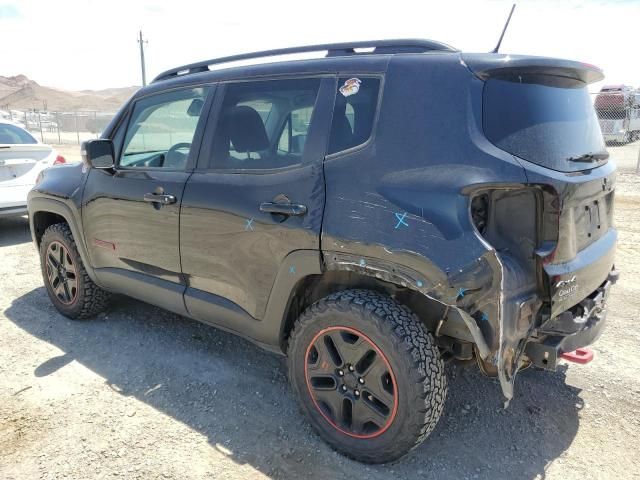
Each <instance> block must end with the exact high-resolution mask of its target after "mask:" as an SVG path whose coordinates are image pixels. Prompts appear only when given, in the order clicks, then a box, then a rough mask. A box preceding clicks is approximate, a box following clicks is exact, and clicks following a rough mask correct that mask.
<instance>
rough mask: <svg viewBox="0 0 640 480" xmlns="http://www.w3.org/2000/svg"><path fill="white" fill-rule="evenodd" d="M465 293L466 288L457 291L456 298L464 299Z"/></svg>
mask: <svg viewBox="0 0 640 480" xmlns="http://www.w3.org/2000/svg"><path fill="white" fill-rule="evenodd" d="M466 291H467V289H466V288H459V289H458V298H462V297H464V293H465V292H466Z"/></svg>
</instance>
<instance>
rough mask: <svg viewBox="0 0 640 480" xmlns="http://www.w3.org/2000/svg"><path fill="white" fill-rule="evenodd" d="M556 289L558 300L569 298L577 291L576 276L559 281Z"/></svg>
mask: <svg viewBox="0 0 640 480" xmlns="http://www.w3.org/2000/svg"><path fill="white" fill-rule="evenodd" d="M556 288H557V289H558V298H559V299H560V300H564V299H565V298H568V297H571V296H572V295H574V294H575V293H576V292H577V291H578V284H577V283H576V276H575V275H574V276H573V277H571V278H569V279H567V280H561V281H559V282H558V283H556Z"/></svg>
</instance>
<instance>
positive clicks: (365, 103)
mask: <svg viewBox="0 0 640 480" xmlns="http://www.w3.org/2000/svg"><path fill="white" fill-rule="evenodd" d="M379 95H380V78H367V77H358V76H357V75H353V76H345V77H340V78H339V79H338V89H337V92H336V101H335V106H334V110H333V119H332V122H331V134H330V136H329V155H331V154H333V153H338V152H342V151H344V150H348V149H350V148H354V147H357V146H359V145H362V144H364V143H366V142H367V140H369V138H370V137H371V134H372V132H373V124H374V121H375V117H376V112H377V107H378V98H379Z"/></svg>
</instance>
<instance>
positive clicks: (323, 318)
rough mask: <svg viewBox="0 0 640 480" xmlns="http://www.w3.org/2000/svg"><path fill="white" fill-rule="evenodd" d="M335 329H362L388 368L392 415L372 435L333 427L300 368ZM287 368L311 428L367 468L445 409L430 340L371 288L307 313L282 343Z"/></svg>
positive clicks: (391, 456) (402, 446) (401, 449)
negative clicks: (319, 341) (313, 347)
mask: <svg viewBox="0 0 640 480" xmlns="http://www.w3.org/2000/svg"><path fill="white" fill-rule="evenodd" d="M338 327H344V328H347V329H353V331H357V332H361V333H362V334H363V336H366V338H367V339H368V340H371V341H372V342H373V345H375V347H377V348H378V349H379V351H380V352H381V353H382V354H383V356H384V357H386V360H388V363H386V365H388V366H390V367H391V369H392V371H393V372H392V374H393V376H394V378H395V383H396V388H395V394H396V395H397V396H396V398H397V401H396V403H397V410H395V415H394V417H393V419H392V423H390V425H388V427H387V428H386V429H384V430H381V433H379V434H378V435H377V436H375V437H373V438H356V437H354V436H351V435H350V434H349V433H348V432H347V433H345V432H343V431H342V430H340V429H339V428H338V427H337V426H336V425H335V424H333V423H331V422H330V421H329V420H328V419H327V417H326V416H325V414H323V413H322V412H321V410H320V408H319V407H318V406H317V405H318V404H317V402H316V400H314V398H313V397H312V387H311V386H310V384H309V383H308V379H307V368H306V366H305V364H306V362H308V361H309V359H308V357H309V352H310V348H311V345H314V343H313V342H315V341H316V339H318V338H319V335H322V332H326V331H334V330H332V329H335V328H338ZM339 331H340V330H339ZM325 342H326V341H325ZM288 367H289V381H290V382H291V385H292V389H293V391H294V394H295V396H296V397H297V399H298V401H299V402H300V405H301V408H302V410H303V412H304V414H305V415H306V417H307V418H308V420H309V421H310V423H311V425H312V426H313V427H314V429H315V430H316V431H317V432H318V433H319V435H320V436H321V437H322V438H323V439H324V440H325V441H327V443H329V444H330V445H331V446H332V447H333V448H334V449H335V450H337V451H338V452H340V453H342V454H344V455H346V456H348V457H350V458H352V459H355V460H358V461H362V462H366V463H385V462H390V461H393V460H396V459H398V458H400V457H401V456H403V455H405V454H406V453H408V452H409V451H410V450H411V449H413V448H415V447H416V446H418V445H419V444H420V443H421V442H422V441H423V440H424V439H426V438H427V436H428V435H429V433H431V431H432V430H433V429H434V427H435V426H436V424H437V422H438V419H439V418H440V416H441V414H442V410H443V408H444V404H445V398H446V394H447V380H446V375H445V369H444V363H443V361H442V359H441V357H440V354H439V351H438V349H437V347H436V346H435V341H434V339H433V336H432V335H431V334H430V333H429V332H428V331H427V330H426V328H425V327H424V325H423V324H422V323H421V322H420V321H419V320H418V318H417V317H416V315H415V314H413V313H412V312H411V311H410V310H409V309H408V308H406V307H404V306H403V305H400V304H399V303H397V302H396V301H394V300H393V299H392V298H390V297H388V296H385V295H382V294H380V293H377V292H373V291H370V290H345V291H341V292H338V293H334V294H332V295H329V296H328V297H325V298H323V299H321V300H319V301H317V302H316V303H314V304H313V305H311V306H310V307H309V308H307V309H306V310H305V311H304V312H303V314H302V315H301V316H300V318H299V319H298V320H297V322H296V325H295V326H294V329H293V332H292V334H291V336H290V339H289V347H288ZM330 367H332V365H331V366H330ZM339 373H343V372H342V370H340V371H339ZM356 373H357V372H356ZM338 380H340V378H338ZM338 389H339V388H338V387H336V391H337V390H338Z"/></svg>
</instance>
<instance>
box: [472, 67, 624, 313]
mask: <svg viewBox="0 0 640 480" xmlns="http://www.w3.org/2000/svg"><path fill="white" fill-rule="evenodd" d="M463 59H464V61H465V62H466V63H467V65H468V66H469V68H470V69H471V70H472V71H473V72H474V74H476V76H478V77H479V78H481V79H482V80H483V81H484V88H483V110H482V116H483V129H484V133H485V136H486V137H487V138H488V139H489V141H491V142H492V143H493V144H494V145H496V146H497V147H498V148H500V149H501V150H504V151H506V152H509V153H511V154H512V155H514V156H515V157H517V158H518V159H520V163H521V164H522V165H523V167H524V168H525V170H526V172H527V176H528V178H529V181H530V182H531V183H535V184H542V185H545V191H546V192H547V194H545V195H546V197H547V202H546V204H545V206H544V207H543V208H544V214H543V215H539V218H540V220H539V227H540V228H539V231H542V230H543V229H544V230H545V231H546V233H545V234H543V233H541V234H540V237H541V238H538V239H537V243H538V245H539V247H540V248H539V252H540V257H541V261H540V264H541V265H540V268H541V269H542V272H543V274H542V275H540V278H539V287H540V289H541V290H542V292H543V293H544V295H543V296H544V297H546V298H547V299H548V300H549V301H550V308H551V315H552V316H554V315H556V314H558V313H560V312H562V311H565V310H567V309H569V308H571V307H572V306H574V305H575V304H577V303H578V302H580V301H581V300H582V299H584V298H585V297H586V296H588V295H590V294H591V293H592V292H593V291H594V290H595V289H596V288H598V286H600V284H602V283H603V282H604V281H605V280H606V278H607V275H608V273H609V271H610V270H611V268H612V266H613V252H614V250H615V241H616V231H615V229H614V228H613V223H612V218H613V217H612V214H613V190H614V182H615V166H614V165H613V164H610V163H609V158H608V157H609V154H608V152H607V151H606V146H605V143H604V140H603V138H602V132H601V130H600V125H599V122H598V117H597V115H596V111H595V108H594V106H593V102H592V100H591V97H590V94H589V91H588V84H589V83H592V82H595V81H599V80H602V78H603V75H602V72H601V71H600V70H599V69H597V68H596V67H593V66H591V65H587V64H582V63H578V62H571V61H565V60H556V59H548V58H536V57H524V56H523V57H510V56H504V55H463ZM540 167H542V168H540ZM530 214H531V215H535V214H536V212H530ZM549 231H552V235H549ZM542 272H541V273H542Z"/></svg>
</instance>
